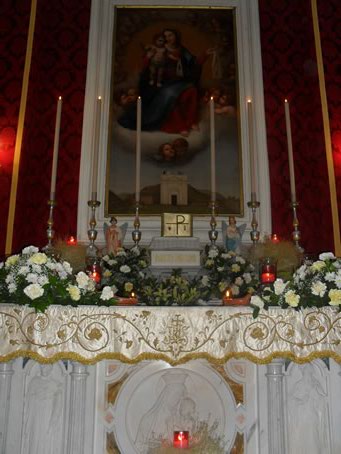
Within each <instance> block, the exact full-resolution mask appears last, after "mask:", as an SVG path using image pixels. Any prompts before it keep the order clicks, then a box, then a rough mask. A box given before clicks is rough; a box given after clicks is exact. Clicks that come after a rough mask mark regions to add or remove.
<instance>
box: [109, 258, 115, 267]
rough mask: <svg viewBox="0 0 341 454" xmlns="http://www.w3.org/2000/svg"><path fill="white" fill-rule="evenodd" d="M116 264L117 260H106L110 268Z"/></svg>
mask: <svg viewBox="0 0 341 454" xmlns="http://www.w3.org/2000/svg"><path fill="white" fill-rule="evenodd" d="M116 263H117V260H113V259H110V260H108V265H110V266H113V265H116Z"/></svg>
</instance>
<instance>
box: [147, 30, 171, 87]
mask: <svg viewBox="0 0 341 454" xmlns="http://www.w3.org/2000/svg"><path fill="white" fill-rule="evenodd" d="M165 42H166V40H165V37H164V36H163V34H162V33H158V34H157V35H155V36H154V41H153V44H151V45H149V46H147V47H146V57H147V58H148V59H149V85H155V83H156V86H157V87H162V78H163V71H164V67H165V63H166V53H167V49H166V46H165Z"/></svg>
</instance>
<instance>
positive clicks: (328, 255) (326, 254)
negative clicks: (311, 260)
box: [319, 252, 336, 261]
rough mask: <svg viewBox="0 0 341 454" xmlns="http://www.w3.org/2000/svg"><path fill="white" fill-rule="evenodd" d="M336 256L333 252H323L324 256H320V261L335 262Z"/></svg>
mask: <svg viewBox="0 0 341 454" xmlns="http://www.w3.org/2000/svg"><path fill="white" fill-rule="evenodd" d="M335 258H336V257H335V255H334V254H333V253H332V252H323V253H322V254H320V255H319V259H320V260H323V261H325V260H333V259H335Z"/></svg>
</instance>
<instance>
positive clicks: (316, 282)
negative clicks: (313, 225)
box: [251, 252, 341, 317]
mask: <svg viewBox="0 0 341 454" xmlns="http://www.w3.org/2000/svg"><path fill="white" fill-rule="evenodd" d="M251 306H253V308H254V316H255V317H256V316H257V315H258V312H259V310H260V309H263V308H265V309H268V307H269V306H280V307H282V308H288V307H293V308H296V309H299V308H306V307H323V306H337V307H339V309H340V310H341V259H340V258H336V257H335V256H334V254H333V253H331V252H326V253H323V254H320V256H319V259H318V260H316V261H315V262H313V263H311V264H303V265H302V266H300V267H299V268H298V269H297V270H296V271H295V273H294V275H293V277H292V279H291V280H289V281H287V282H284V281H283V280H282V279H277V280H276V281H275V282H274V284H273V286H271V287H270V286H266V287H263V288H260V290H259V291H258V292H257V294H256V295H253V296H252V298H251Z"/></svg>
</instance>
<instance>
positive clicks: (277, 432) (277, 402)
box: [265, 359, 286, 454]
mask: <svg viewBox="0 0 341 454" xmlns="http://www.w3.org/2000/svg"><path fill="white" fill-rule="evenodd" d="M283 366H284V360H282V359H275V360H274V361H272V362H271V363H270V364H268V365H267V367H266V369H267V372H266V374H265V375H266V377H267V388H268V393H267V394H268V431H269V435H268V439H269V454H286V450H285V441H284V440H285V433H284V432H285V425H284V402H283V377H284V373H283Z"/></svg>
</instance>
